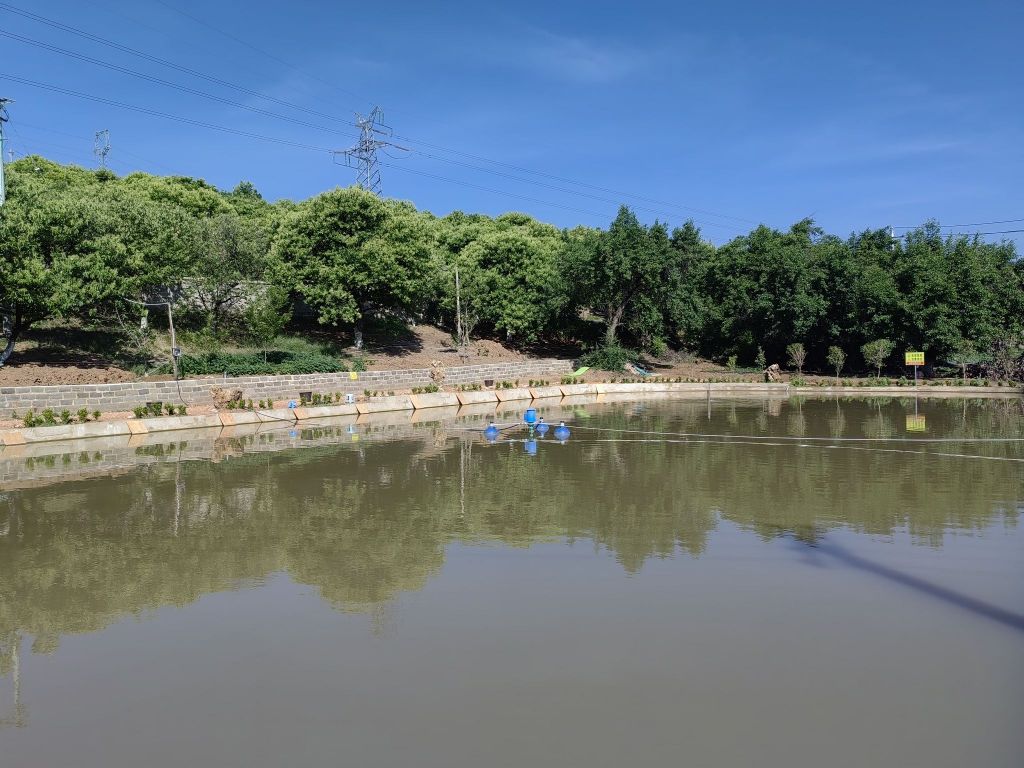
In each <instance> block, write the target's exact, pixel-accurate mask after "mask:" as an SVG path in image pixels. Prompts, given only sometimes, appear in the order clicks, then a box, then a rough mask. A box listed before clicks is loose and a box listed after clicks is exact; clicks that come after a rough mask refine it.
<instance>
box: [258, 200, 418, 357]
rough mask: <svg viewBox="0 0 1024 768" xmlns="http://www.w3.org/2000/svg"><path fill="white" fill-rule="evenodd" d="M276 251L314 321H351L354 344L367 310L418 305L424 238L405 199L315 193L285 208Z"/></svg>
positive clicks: (358, 342) (409, 309)
mask: <svg viewBox="0 0 1024 768" xmlns="http://www.w3.org/2000/svg"><path fill="white" fill-rule="evenodd" d="M275 253H276V254H277V256H278V257H279V258H280V259H281V261H282V262H283V264H284V265H285V267H286V268H287V270H289V272H290V274H291V277H292V280H293V281H294V286H295V289H296V290H297V291H298V292H299V293H300V294H301V295H302V297H303V298H304V299H305V301H306V302H307V303H308V304H309V305H310V306H311V307H312V308H313V309H315V310H316V312H317V314H318V317H319V320H320V322H321V323H323V324H324V325H338V324H340V323H353V324H354V329H353V331H354V332H353V335H354V338H355V345H356V347H361V346H362V321H363V318H364V317H365V316H366V315H367V314H369V313H371V312H375V311H380V310H392V311H401V312H412V311H414V310H415V309H417V308H418V303H419V301H420V299H421V297H422V296H423V295H424V294H425V292H426V280H427V273H428V270H429V267H430V265H431V238H430V233H429V230H428V224H427V223H426V221H425V219H424V218H423V217H422V216H420V215H418V214H417V213H416V211H415V210H414V209H413V208H412V207H411V206H409V205H407V204H403V203H397V202H393V201H384V200H381V199H380V198H378V197H377V196H376V195H374V194H372V193H370V192H367V191H366V190H362V189H359V188H356V187H350V188H348V189H335V190H332V191H331V192H326V193H324V194H322V195H318V196H317V197H314V198H312V199H311V200H308V201H306V202H304V203H302V204H301V205H300V206H298V207H297V208H296V209H295V210H294V211H292V212H290V213H288V214H287V215H286V216H285V218H284V220H283V221H282V222H281V226H280V228H279V229H278V232H277V238H276V241H275Z"/></svg>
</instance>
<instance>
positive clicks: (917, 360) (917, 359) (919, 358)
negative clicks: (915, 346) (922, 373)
mask: <svg viewBox="0 0 1024 768" xmlns="http://www.w3.org/2000/svg"><path fill="white" fill-rule="evenodd" d="M904 357H905V358H906V362H907V365H924V352H907V353H906V355H905V356H904Z"/></svg>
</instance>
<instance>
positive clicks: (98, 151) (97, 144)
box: [92, 128, 110, 168]
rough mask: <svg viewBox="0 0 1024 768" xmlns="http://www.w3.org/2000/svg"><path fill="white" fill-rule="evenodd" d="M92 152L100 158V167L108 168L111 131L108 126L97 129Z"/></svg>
mask: <svg viewBox="0 0 1024 768" xmlns="http://www.w3.org/2000/svg"><path fill="white" fill-rule="evenodd" d="M92 153H93V154H94V155H96V157H98V158H99V159H100V168H106V167H107V155H109V154H110V131H108V130H107V129H106V128H104V129H103V130H102V131H96V138H95V139H94V140H93V143H92Z"/></svg>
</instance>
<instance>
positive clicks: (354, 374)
mask: <svg viewBox="0 0 1024 768" xmlns="http://www.w3.org/2000/svg"><path fill="white" fill-rule="evenodd" d="M348 377H349V378H350V379H352V381H355V380H356V379H358V378H359V374H358V373H356V372H355V371H349V374H348Z"/></svg>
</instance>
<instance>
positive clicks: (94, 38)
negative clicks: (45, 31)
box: [0, 2, 340, 120]
mask: <svg viewBox="0 0 1024 768" xmlns="http://www.w3.org/2000/svg"><path fill="white" fill-rule="evenodd" d="M0 8H2V9H3V10H6V11H10V12H11V13H16V14H18V15H19V16H23V17H25V18H27V19H31V20H32V21H36V22H38V23H40V24H45V25H47V26H49V27H53V28H54V29H59V30H61V31H63V32H68V33H70V34H72V35H77V36H78V37H81V38H84V39H86V40H89V41H91V42H94V43H99V44H100V45H104V46H106V47H108V48H112V49H114V50H117V51H120V52H122V53H127V54H129V55H131V56H136V57H138V58H140V59H144V60H146V61H149V62H152V63H154V64H159V65H160V66H162V67H168V68H169V69H174V70H177V71H178V72H182V73H184V74H186V75H191V76H192V77H198V78H200V79H202V80H206V81H208V82H211V83H215V84H216V85H221V86H224V87H225V88H232V89H234V90H236V91H239V92H240V93H245V94H248V95H249V96H254V97H256V98H258V99H263V100H265V101H270V102H273V103H274V104H277V105H279V106H282V107H287V108H288V109H295V110H298V111H300V112H305V113H307V114H310V115H315V116H316V117H322V118H325V119H327V120H340V118H339V117H337V116H336V115H330V114H327V113H326V112H320V111H319V110H316V109H310V108H309V107H304V106H302V105H301V104H295V103H293V102H290V101H286V100H285V99H279V98H277V97H276V96H271V95H269V94H266V93H261V92H260V91H256V90H253V89H252V88H247V87H246V86H244V85H239V84H238V83H233V82H231V81H229V80H224V79H223V78H220V77H216V76H214V75H210V74H207V73H206V72H201V71H199V70H198V69H192V68H191V67H186V66H184V65H181V64H178V63H176V62H173V61H170V60H168V59H162V58H160V57H159V56H154V55H152V54H150V53H146V52H145V51H140V50H139V49H137V48H132V47H131V46H128V45H124V44H122V43H118V42H116V41H114V40H108V39H107V38H104V37H100V36H99V35H94V34H92V33H91V32H86V31H85V30H84V29H79V28H78V27H73V26H71V25H70V24H64V23H63V22H60V21H56V20H55V19H48V18H46V17H45V16H40V15H39V14H38V13H32V12H31V11H26V10H23V9H21V8H16V7H15V6H13V5H10V4H8V3H3V2H0Z"/></svg>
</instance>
